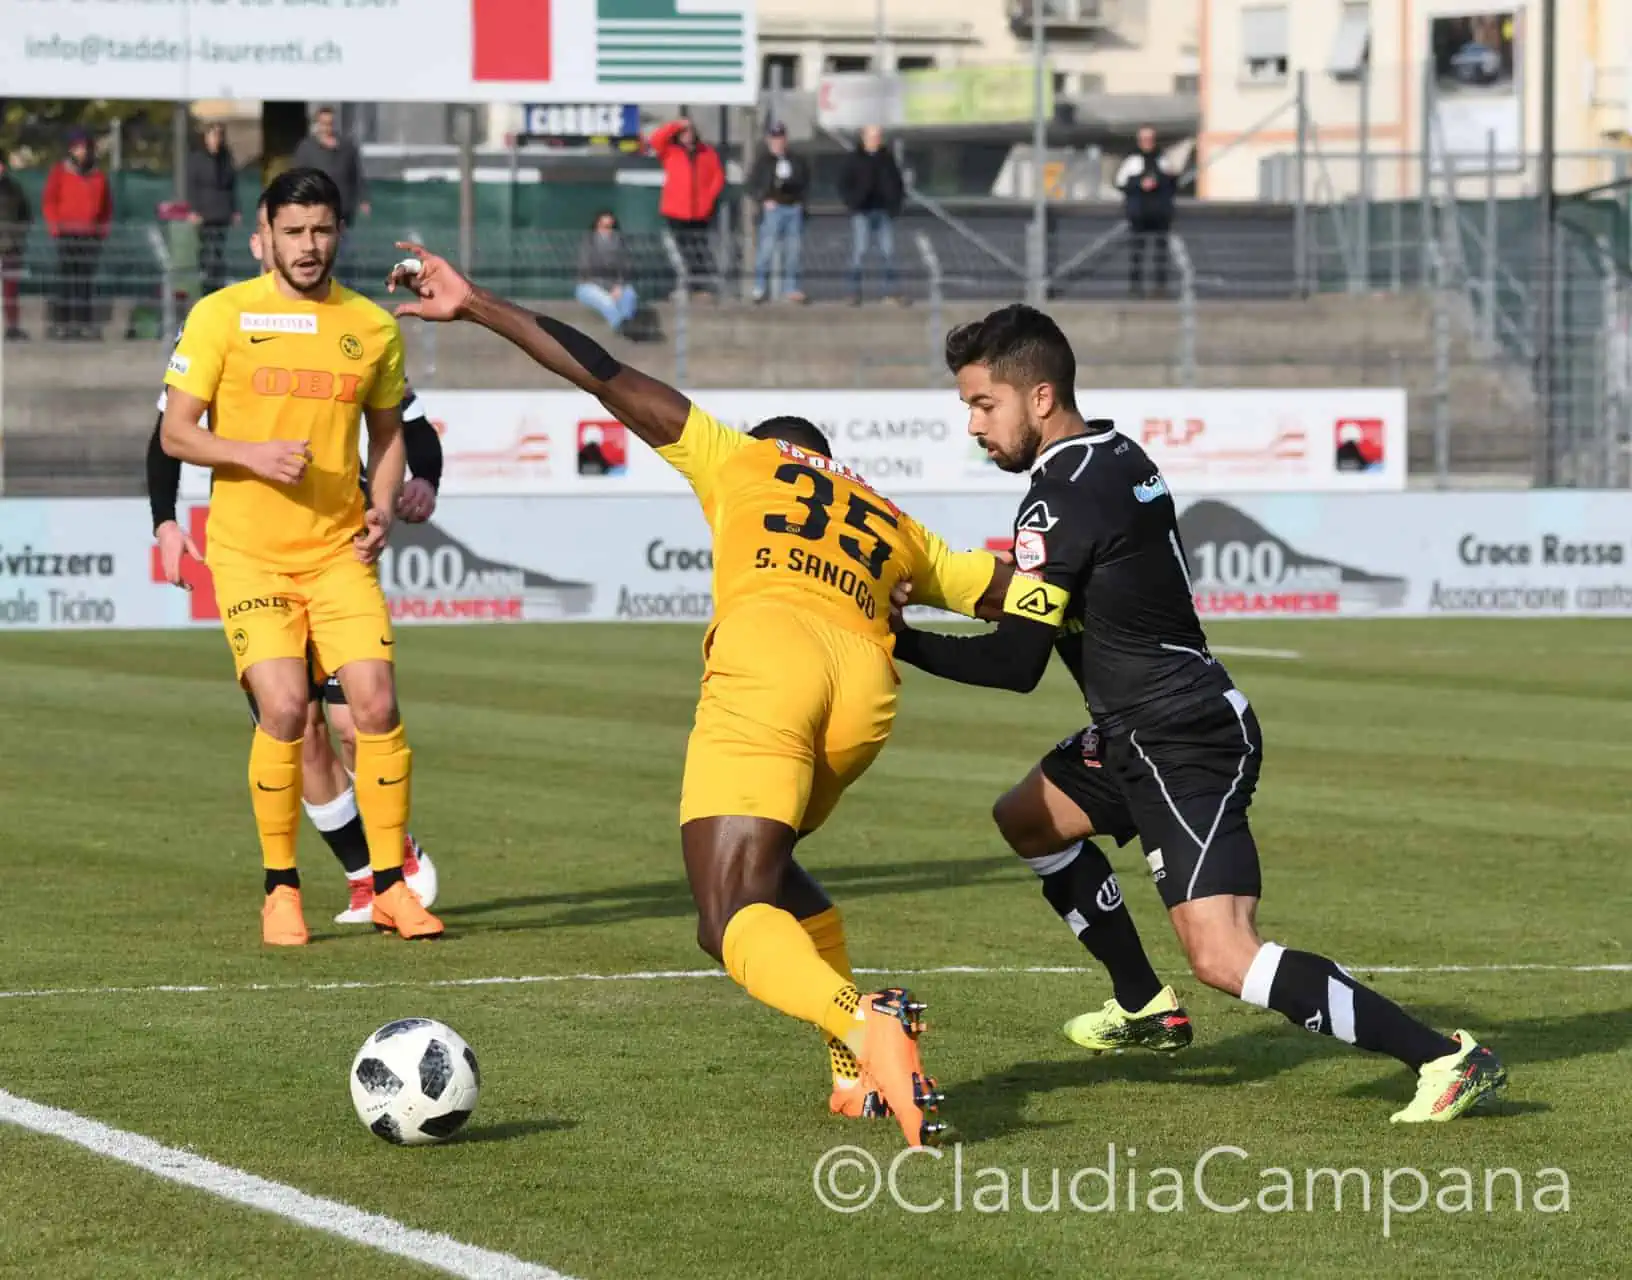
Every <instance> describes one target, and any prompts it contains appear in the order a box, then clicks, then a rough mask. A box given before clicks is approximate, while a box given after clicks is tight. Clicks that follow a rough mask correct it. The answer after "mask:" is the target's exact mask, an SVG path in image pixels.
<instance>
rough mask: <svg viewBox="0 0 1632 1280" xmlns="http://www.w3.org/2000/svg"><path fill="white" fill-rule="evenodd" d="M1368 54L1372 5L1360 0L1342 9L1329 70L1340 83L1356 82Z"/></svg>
mask: <svg viewBox="0 0 1632 1280" xmlns="http://www.w3.org/2000/svg"><path fill="white" fill-rule="evenodd" d="M1370 54H1371V6H1370V5H1369V4H1367V3H1365V2H1364V0H1361V2H1360V3H1358V4H1355V3H1350V4H1345V5H1344V6H1343V17H1342V19H1341V20H1340V21H1339V23H1338V27H1337V39H1336V40H1334V41H1333V42H1332V63H1331V66H1330V67H1329V68H1328V70H1330V71H1331V73H1332V74H1333V75H1334V76H1336V77H1337V78H1338V79H1339V80H1356V79H1359V77H1360V72H1361V69H1362V68H1364V67H1365V65H1366V62H1367V59H1368V58H1369V57H1370Z"/></svg>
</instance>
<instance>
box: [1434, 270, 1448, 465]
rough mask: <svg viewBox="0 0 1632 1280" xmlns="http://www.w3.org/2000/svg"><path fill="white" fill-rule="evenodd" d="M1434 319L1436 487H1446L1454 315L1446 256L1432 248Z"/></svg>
mask: <svg viewBox="0 0 1632 1280" xmlns="http://www.w3.org/2000/svg"><path fill="white" fill-rule="evenodd" d="M1430 254H1431V261H1432V264H1433V265H1432V275H1433V316H1434V320H1433V323H1434V391H1433V406H1434V484H1435V485H1436V486H1437V487H1438V488H1441V489H1443V488H1445V487H1446V486H1447V485H1448V484H1449V483H1450V478H1451V316H1450V297H1449V281H1448V280H1447V278H1446V276H1447V273H1446V269H1445V265H1446V264H1445V255H1444V254H1443V253H1442V252H1441V250H1440V248H1439V246H1438V245H1437V244H1436V245H1433V246H1432V247H1431V249H1430Z"/></svg>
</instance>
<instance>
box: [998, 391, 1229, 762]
mask: <svg viewBox="0 0 1632 1280" xmlns="http://www.w3.org/2000/svg"><path fill="white" fill-rule="evenodd" d="M1014 557H1015V567H1016V569H1017V570H1019V571H1020V573H1022V574H1024V575H1025V576H1026V577H1028V578H1031V579H1041V580H1042V583H1043V584H1046V587H1047V590H1046V591H1042V592H1040V593H1039V595H1038V598H1037V604H1038V614H1039V616H1041V614H1042V610H1043V609H1045V608H1046V609H1047V610H1048V612H1049V613H1050V614H1052V615H1054V616H1059V614H1060V613H1062V612H1063V621H1062V622H1061V624H1060V627H1059V631H1058V634H1057V638H1056V640H1055V651H1056V652H1057V653H1058V654H1059V656H1060V657H1061V659H1063V660H1064V662H1065V664H1066V666H1067V667H1069V668H1070V669H1071V674H1072V675H1073V676H1074V677H1075V678H1076V681H1077V683H1078V684H1079V685H1080V686H1081V688H1082V694H1083V697H1084V699H1086V701H1087V703H1088V707H1089V710H1090V711H1092V712H1093V715H1094V719H1095V721H1096V722H1097V723H1098V725H1099V726H1100V728H1101V729H1102V730H1104V731H1106V732H1111V733H1115V732H1117V731H1118V730H1120V729H1123V728H1138V727H1139V726H1140V725H1141V724H1147V723H1151V724H1153V723H1161V722H1165V721H1167V720H1169V719H1171V718H1172V716H1173V714H1174V713H1176V712H1180V711H1183V710H1184V709H1186V708H1188V707H1190V706H1191V705H1193V704H1194V703H1196V702H1199V701H1201V700H1204V699H1207V698H1213V697H1217V696H1218V695H1219V694H1220V693H1222V692H1223V691H1224V690H1226V689H1228V688H1230V687H1231V681H1230V677H1229V673H1228V672H1226V671H1225V670H1224V668H1223V667H1222V666H1221V665H1220V664H1219V663H1218V662H1217V661H1216V660H1215V659H1214V658H1213V656H1212V654H1211V653H1210V652H1209V651H1208V648H1207V637H1206V635H1205V634H1204V633H1203V631H1202V629H1201V622H1200V620H1199V619H1198V618H1197V617H1196V606H1195V597H1194V593H1193V592H1192V590H1191V586H1190V571H1189V567H1188V563H1187V561H1186V559H1185V553H1184V544H1183V543H1182V542H1181V541H1180V539H1179V521H1178V511H1177V509H1176V508H1175V506H1174V504H1173V495H1172V494H1171V493H1169V492H1168V488H1167V482H1166V481H1165V480H1164V479H1163V478H1162V475H1161V472H1160V471H1158V470H1157V468H1156V464H1155V463H1153V462H1152V461H1151V460H1150V456H1149V455H1148V454H1146V453H1145V451H1144V450H1143V449H1141V448H1140V447H1139V446H1138V445H1137V444H1136V443H1134V441H1132V440H1130V439H1129V438H1128V437H1127V436H1125V435H1123V434H1122V433H1121V432H1119V431H1117V430H1116V429H1115V427H1114V426H1113V425H1112V424H1110V423H1108V422H1105V421H1095V422H1091V423H1089V424H1088V432H1087V433H1086V434H1084V435H1078V436H1072V437H1070V438H1069V439H1066V440H1060V441H1057V442H1055V443H1054V444H1053V445H1051V446H1050V447H1049V448H1048V449H1047V450H1045V451H1044V452H1043V454H1042V455H1041V456H1040V457H1039V458H1038V459H1037V462H1036V465H1035V466H1034V467H1033V468H1032V482H1031V488H1030V490H1029V491H1028V492H1027V493H1026V496H1025V499H1024V501H1022V502H1021V504H1020V509H1019V514H1018V515H1017V516H1016V518H1015V523H1014Z"/></svg>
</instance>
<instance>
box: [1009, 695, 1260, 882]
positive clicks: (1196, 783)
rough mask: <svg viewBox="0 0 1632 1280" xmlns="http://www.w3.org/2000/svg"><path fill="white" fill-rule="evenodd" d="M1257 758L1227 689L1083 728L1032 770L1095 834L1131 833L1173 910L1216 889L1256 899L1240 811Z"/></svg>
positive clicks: (1253, 723) (1255, 736)
mask: <svg viewBox="0 0 1632 1280" xmlns="http://www.w3.org/2000/svg"><path fill="white" fill-rule="evenodd" d="M1263 758H1264V741H1263V735H1262V733H1261V732H1260V730H1259V727H1258V717H1257V716H1256V715H1255V714H1253V711H1252V708H1251V707H1250V706H1248V705H1247V700H1246V697H1245V696H1244V695H1243V694H1241V693H1240V691H1239V690H1235V689H1232V690H1230V691H1229V692H1228V693H1227V694H1225V695H1222V696H1220V697H1218V698H1216V699H1211V700H1209V701H1208V702H1205V703H1201V704H1199V705H1198V706H1196V707H1194V708H1191V709H1187V710H1186V711H1185V712H1184V713H1182V714H1180V715H1177V716H1175V717H1173V718H1172V719H1171V720H1169V721H1166V722H1164V723H1161V724H1159V725H1156V726H1152V727H1147V728H1143V729H1135V730H1132V731H1129V732H1125V733H1117V734H1113V735H1110V736H1106V737H1103V738H1102V737H1101V735H1100V733H1099V731H1098V730H1097V729H1095V728H1094V726H1092V725H1090V726H1089V727H1088V728H1086V729H1084V730H1082V731H1081V732H1080V733H1077V734H1074V735H1072V736H1071V737H1070V738H1067V739H1066V740H1065V741H1064V742H1062V743H1061V744H1060V745H1059V746H1057V747H1055V748H1054V750H1053V751H1051V752H1049V754H1048V755H1046V756H1045V757H1043V761H1042V765H1041V768H1042V773H1043V776H1044V777H1045V778H1047V779H1048V780H1049V781H1050V782H1052V783H1053V784H1054V785H1055V786H1056V787H1058V788H1059V789H1060V790H1061V791H1063V792H1064V793H1065V794H1066V795H1067V796H1068V797H1069V798H1070V799H1071V801H1072V802H1073V803H1074V804H1076V806H1077V807H1078V808H1080V809H1081V810H1082V811H1083V813H1084V814H1086V815H1087V817H1088V820H1089V821H1090V822H1091V823H1092V824H1093V827H1094V831H1095V833H1096V834H1099V835H1104V836H1109V837H1110V838H1112V839H1113V840H1115V841H1116V843H1117V844H1118V845H1123V844H1126V843H1127V842H1128V840H1129V839H1131V838H1132V836H1133V835H1135V834H1137V835H1138V836H1139V842H1140V843H1141V844H1142V845H1143V846H1144V850H1145V861H1146V863H1147V864H1149V866H1150V874H1151V878H1152V879H1153V880H1155V882H1156V888H1157V890H1158V891H1159V892H1160V893H1161V895H1162V901H1163V902H1164V903H1166V904H1167V907H1168V910H1172V909H1173V908H1174V907H1176V906H1178V905H1179V904H1180V903H1182V902H1189V901H1191V900H1192V899H1194V898H1211V897H1215V896H1217V895H1219V894H1232V895H1239V896H1243V897H1252V898H1256V897H1260V896H1262V892H1263V882H1262V879H1261V877H1260V874H1259V869H1258V846H1257V844H1256V843H1255V842H1254V840H1253V838H1252V830H1251V828H1250V827H1249V826H1248V824H1247V808H1248V806H1249V805H1250V804H1251V803H1252V795H1253V792H1254V791H1255V790H1256V789H1257V786H1258V775H1259V772H1260V770H1261V769H1262V767H1263Z"/></svg>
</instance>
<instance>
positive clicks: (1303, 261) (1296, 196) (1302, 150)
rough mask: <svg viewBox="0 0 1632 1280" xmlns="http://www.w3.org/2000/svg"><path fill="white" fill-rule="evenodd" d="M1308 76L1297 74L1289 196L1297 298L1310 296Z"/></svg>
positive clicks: (1301, 73) (1307, 74)
mask: <svg viewBox="0 0 1632 1280" xmlns="http://www.w3.org/2000/svg"><path fill="white" fill-rule="evenodd" d="M1308 89H1309V73H1308V72H1306V71H1300V72H1298V98H1297V108H1296V110H1297V113H1298V120H1297V130H1298V150H1297V158H1296V162H1295V166H1294V167H1295V169H1296V173H1295V176H1294V178H1293V185H1294V187H1295V188H1296V189H1295V190H1294V191H1293V192H1292V261H1293V272H1294V275H1295V277H1296V280H1297V292H1298V297H1300V298H1305V297H1308V296H1309V200H1308V194H1307V189H1308V165H1309V99H1308V96H1307V94H1308Z"/></svg>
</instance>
